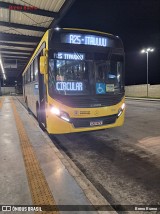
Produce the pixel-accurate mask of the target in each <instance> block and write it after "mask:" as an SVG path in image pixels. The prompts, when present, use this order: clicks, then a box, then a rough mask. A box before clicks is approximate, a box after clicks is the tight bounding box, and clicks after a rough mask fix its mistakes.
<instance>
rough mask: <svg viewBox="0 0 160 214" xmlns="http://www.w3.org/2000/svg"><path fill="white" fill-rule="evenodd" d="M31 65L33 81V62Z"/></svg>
mask: <svg viewBox="0 0 160 214" xmlns="http://www.w3.org/2000/svg"><path fill="white" fill-rule="evenodd" d="M30 67H31V82H32V81H33V62H32V64H31V66H30Z"/></svg>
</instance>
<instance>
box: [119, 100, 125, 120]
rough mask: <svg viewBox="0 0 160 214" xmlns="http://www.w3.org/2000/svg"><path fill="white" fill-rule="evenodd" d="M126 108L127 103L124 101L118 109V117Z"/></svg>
mask: <svg viewBox="0 0 160 214" xmlns="http://www.w3.org/2000/svg"><path fill="white" fill-rule="evenodd" d="M124 109H125V103H123V104H122V105H121V107H120V108H119V110H118V117H119V116H120V115H121V114H122V112H123V111H124Z"/></svg>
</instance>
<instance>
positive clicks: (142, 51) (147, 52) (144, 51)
mask: <svg viewBox="0 0 160 214" xmlns="http://www.w3.org/2000/svg"><path fill="white" fill-rule="evenodd" d="M153 51H154V48H147V49H143V50H141V53H146V54H147V97H148V55H149V52H153Z"/></svg>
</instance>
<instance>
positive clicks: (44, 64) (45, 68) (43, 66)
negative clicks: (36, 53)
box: [40, 56, 47, 74]
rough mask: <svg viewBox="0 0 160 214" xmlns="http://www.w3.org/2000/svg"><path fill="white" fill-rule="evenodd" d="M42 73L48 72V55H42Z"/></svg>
mask: <svg viewBox="0 0 160 214" xmlns="http://www.w3.org/2000/svg"><path fill="white" fill-rule="evenodd" d="M40 73H41V74H46V73H47V57H46V56H40Z"/></svg>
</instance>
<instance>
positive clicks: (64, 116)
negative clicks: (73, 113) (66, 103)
mask: <svg viewBox="0 0 160 214" xmlns="http://www.w3.org/2000/svg"><path fill="white" fill-rule="evenodd" d="M50 112H51V113H52V114H55V115H57V116H58V117H59V118H61V119H63V120H65V121H67V122H70V117H69V115H68V114H67V113H66V112H63V111H60V109H58V108H56V107H53V106H51V108H50Z"/></svg>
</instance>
